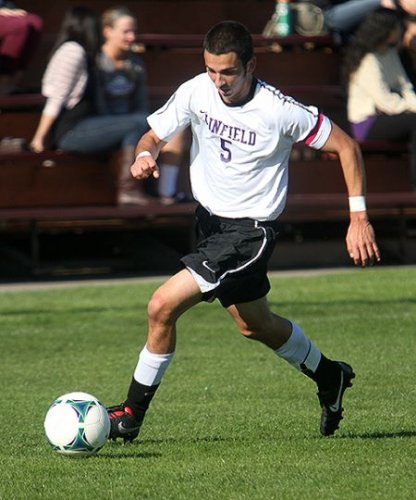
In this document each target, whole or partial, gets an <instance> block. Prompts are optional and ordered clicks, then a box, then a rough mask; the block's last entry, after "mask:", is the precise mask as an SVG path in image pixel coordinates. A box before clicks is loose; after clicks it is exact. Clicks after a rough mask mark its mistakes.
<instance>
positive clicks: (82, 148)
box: [57, 112, 149, 154]
mask: <svg viewBox="0 0 416 500" xmlns="http://www.w3.org/2000/svg"><path fill="white" fill-rule="evenodd" d="M146 118H147V114H145V113H141V112H140V113H129V114H123V115H103V116H92V117H90V118H84V119H83V120H81V121H80V122H78V123H77V124H76V126H75V127H74V128H73V129H72V130H70V131H69V132H67V133H66V134H65V135H64V136H63V137H62V138H61V139H60V141H59V142H58V144H57V146H58V148H59V149H62V150H64V151H72V152H74V153H84V154H93V153H104V152H107V151H113V150H116V149H120V148H125V147H129V146H135V145H136V144H137V141H138V140H139V139H140V137H141V136H142V135H143V134H144V133H145V132H146V131H147V130H148V129H149V125H148V124H147V120H146Z"/></svg>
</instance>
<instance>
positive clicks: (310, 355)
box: [274, 322, 321, 373]
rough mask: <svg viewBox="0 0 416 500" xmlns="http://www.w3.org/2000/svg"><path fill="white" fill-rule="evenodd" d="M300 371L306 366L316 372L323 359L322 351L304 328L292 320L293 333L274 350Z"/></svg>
mask: <svg viewBox="0 0 416 500" xmlns="http://www.w3.org/2000/svg"><path fill="white" fill-rule="evenodd" d="M274 352H275V353H276V354H277V355H278V356H280V357H281V358H283V359H285V360H286V361H287V362H288V363H290V364H291V365H292V366H294V367H295V368H296V369H297V370H299V371H304V370H305V368H306V369H307V370H309V371H311V372H312V373H314V372H315V371H316V369H317V367H318V365H319V361H320V360H321V351H320V350H319V349H318V348H317V347H316V346H315V345H314V344H313V343H312V342H311V341H310V340H309V339H308V338H307V337H306V335H305V334H304V333H303V331H302V329H301V328H300V327H299V326H298V325H297V324H296V323H293V322H292V334H291V336H290V337H289V338H288V340H287V341H286V342H285V343H284V344H283V345H282V346H281V347H279V349H276V350H275V351H274Z"/></svg>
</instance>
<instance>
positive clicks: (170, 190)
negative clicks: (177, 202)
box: [158, 163, 179, 198]
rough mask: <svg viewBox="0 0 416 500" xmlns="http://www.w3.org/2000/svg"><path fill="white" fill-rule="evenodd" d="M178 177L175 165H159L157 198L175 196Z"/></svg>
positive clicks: (177, 169)
mask: <svg viewBox="0 0 416 500" xmlns="http://www.w3.org/2000/svg"><path fill="white" fill-rule="evenodd" d="M178 175H179V167H178V166H177V165H168V164H166V163H162V164H161V165H160V173H159V182H158V193H159V196H166V197H168V198H171V197H173V196H175V194H176V184H177V180H178Z"/></svg>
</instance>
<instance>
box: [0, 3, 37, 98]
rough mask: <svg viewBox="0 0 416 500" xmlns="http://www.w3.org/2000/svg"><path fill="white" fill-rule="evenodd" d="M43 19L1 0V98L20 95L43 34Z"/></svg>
mask: <svg viewBox="0 0 416 500" xmlns="http://www.w3.org/2000/svg"><path fill="white" fill-rule="evenodd" d="M42 28H43V22H42V19H41V18H40V17H39V16H37V15H35V14H31V13H29V12H26V11H25V10H23V9H18V8H17V7H16V5H15V4H14V3H13V2H10V1H8V0H0V95H7V94H11V93H13V92H18V91H19V90H20V89H19V83H20V80H21V78H22V75H23V73H24V71H25V70H26V68H27V66H28V64H29V62H30V60H31V57H32V55H33V53H34V52H35V50H36V48H37V46H38V44H39V41H40V36H41V33H42Z"/></svg>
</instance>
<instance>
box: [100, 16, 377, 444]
mask: <svg viewBox="0 0 416 500" xmlns="http://www.w3.org/2000/svg"><path fill="white" fill-rule="evenodd" d="M204 60H205V67H206V72H204V73H203V74H200V75H197V76H196V77H194V78H192V79H191V80H189V81H187V82H185V83H183V84H182V85H181V86H180V87H179V88H178V90H177V91H176V92H175V93H174V94H173V96H172V97H171V98H170V99H169V100H168V102H167V103H166V104H165V105H164V106H163V107H162V108H160V109H159V110H157V111H156V112H154V113H153V114H152V115H150V116H149V118H148V122H149V125H150V127H151V128H150V130H149V131H148V132H147V133H146V134H145V135H144V136H143V137H142V138H141V139H140V141H139V142H138V145H137V150H136V153H137V156H136V160H135V162H134V164H133V165H132V167H131V173H132V175H133V176H134V177H135V178H136V179H139V180H140V179H144V178H147V177H149V176H151V175H153V176H155V177H157V176H158V166H157V163H156V159H157V156H158V153H159V151H160V149H161V148H162V147H163V145H164V144H166V142H168V141H169V140H170V139H171V138H172V137H174V136H175V134H177V133H178V132H179V131H181V130H183V129H184V128H185V127H187V126H188V125H191V128H192V136H193V143H192V148H191V166H190V178H191V185H192V191H193V195H194V197H195V199H196V200H197V201H198V203H199V206H198V208H197V210H196V217H197V223H198V228H199V232H200V236H201V239H200V242H199V244H198V246H197V249H196V251H195V252H194V253H191V254H189V255H186V256H185V257H183V258H182V259H181V261H182V263H183V266H184V268H183V269H182V270H181V271H179V272H178V273H177V274H175V275H174V276H173V277H171V278H170V279H168V280H167V281H166V282H165V283H164V284H163V285H161V286H160V287H159V288H158V289H157V290H156V291H155V293H154V294H153V296H152V297H151V299H150V301H149V304H148V336H147V343H146V345H145V346H144V348H143V350H142V351H141V353H140V357H139V360H138V363H137V366H136V368H135V370H134V373H133V378H132V380H131V383H130V387H129V390H128V394H127V398H126V400H125V401H124V402H123V403H122V404H120V405H117V406H113V407H110V408H109V409H108V412H109V416H110V419H111V432H110V437H111V438H113V439H116V438H123V439H124V441H132V440H133V439H135V438H136V437H137V436H138V434H139V430H140V426H141V424H142V422H143V419H144V416H145V413H146V411H147V409H148V407H149V404H150V402H151V400H152V398H153V396H154V394H155V392H156V390H157V388H158V386H159V384H160V382H161V380H162V377H163V375H164V373H165V371H166V369H167V367H168V365H169V363H170V362H171V360H172V358H173V356H174V351H175V340H176V321H177V320H178V318H179V317H180V316H181V315H182V314H183V313H185V312H186V311H187V310H188V309H189V308H191V307H193V306H195V305H196V304H198V303H199V302H201V301H207V302H211V301H213V300H214V299H216V298H217V299H218V300H219V301H220V303H221V305H222V306H223V307H224V308H225V309H226V310H227V311H228V313H229V314H230V315H231V317H232V318H233V319H234V321H235V324H236V326H237V328H238V330H239V331H240V333H241V334H242V335H244V336H245V337H247V338H250V339H254V340H257V341H259V342H262V343H263V344H265V345H266V346H267V347H269V348H270V349H271V350H272V351H274V353H275V354H276V355H277V356H279V357H281V358H283V359H285V360H286V361H287V362H288V363H290V364H291V365H293V366H294V367H295V368H297V369H298V370H299V371H300V372H302V373H304V374H305V375H306V376H308V377H310V378H311V379H312V380H313V381H315V383H316V384H317V386H318V398H319V403H320V406H321V420H320V432H321V434H323V435H324V436H330V435H332V434H333V433H334V432H335V431H336V429H337V428H338V426H339V423H340V421H341V419H342V412H343V408H342V399H343V395H344V392H345V390H346V389H347V388H348V387H350V386H351V385H352V384H351V380H352V379H353V378H354V376H355V375H354V372H353V370H352V368H351V366H350V365H349V364H347V363H345V362H341V361H333V360H331V359H329V358H327V357H326V356H324V354H322V353H321V352H320V350H319V349H318V348H317V347H316V346H315V345H314V344H313V343H312V342H311V340H310V339H309V338H308V337H306V335H305V334H304V332H303V331H302V329H301V328H300V326H299V325H297V324H296V323H294V322H293V321H290V320H289V319H286V318H284V317H282V316H279V315H277V314H276V313H274V312H272V311H271V310H270V309H269V305H268V302H267V298H266V295H267V293H268V291H269V289H270V284H269V280H268V278H267V262H268V259H269V257H270V255H271V253H272V250H273V247H274V243H275V238H276V232H275V228H276V226H275V224H276V222H275V221H276V219H277V218H278V217H279V215H280V214H281V213H282V211H283V209H284V206H285V201H286V195H287V187H288V161H289V156H290V152H291V149H292V146H293V144H294V143H298V142H304V143H305V144H307V145H308V146H310V147H312V148H315V149H320V150H322V151H328V152H331V153H336V154H338V156H339V159H340V163H341V166H342V170H343V174H344V178H345V182H346V186H347V190H348V195H349V206H350V225H349V228H348V233H347V238H346V242H347V249H348V252H349V255H350V256H351V258H352V260H353V261H354V263H355V264H358V265H361V266H366V265H369V264H372V263H373V262H375V261H379V260H380V253H379V250H378V247H377V244H376V241H375V236H374V231H373V228H372V226H371V225H370V222H369V221H368V218H367V212H366V204H365V173H364V165H363V160H362V157H361V152H360V149H359V147H358V145H357V143H356V142H355V141H354V140H353V139H352V138H350V137H349V136H348V135H347V134H346V133H344V132H343V131H342V130H341V129H340V128H339V127H338V126H337V125H336V124H335V123H333V122H331V121H330V120H329V119H328V118H327V117H326V116H324V115H323V114H321V113H320V112H319V111H318V110H317V108H315V107H313V106H304V105H303V104H300V103H299V102H296V101H295V100H294V99H292V98H290V97H287V96H285V95H283V94H282V93H281V92H280V91H279V90H277V89H276V88H274V87H272V86H271V85H268V84H267V83H265V82H263V81H261V80H258V79H257V78H256V77H255V76H254V69H255V57H254V55H253V43H252V38H251V35H250V33H249V32H248V31H247V29H246V28H245V27H244V26H243V25H241V24H240V23H237V22H234V21H223V22H220V23H219V24H217V25H215V26H214V27H212V28H211V29H210V30H209V32H208V33H207V34H206V36H205V39H204Z"/></svg>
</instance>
